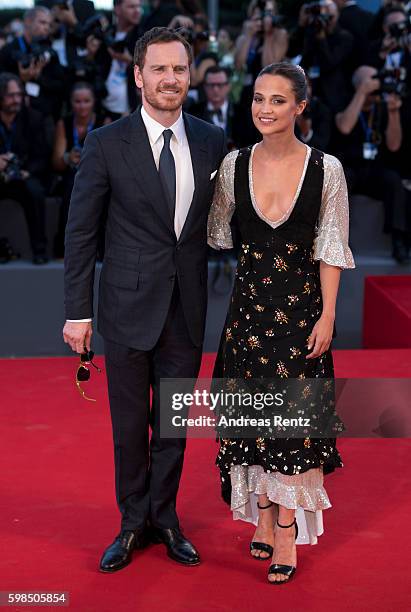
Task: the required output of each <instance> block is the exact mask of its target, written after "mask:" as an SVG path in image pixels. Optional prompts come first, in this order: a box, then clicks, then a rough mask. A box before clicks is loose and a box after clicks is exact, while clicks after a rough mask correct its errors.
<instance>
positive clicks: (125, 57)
mask: <svg viewBox="0 0 411 612" xmlns="http://www.w3.org/2000/svg"><path fill="white" fill-rule="evenodd" d="M108 52H109V53H110V55H111V57H112V58H113V59H115V60H117V61H118V62H125V63H126V64H131V62H132V61H133V58H132V57H131V55H130V53H129V51H128V49H124V51H123V52H122V53H119V52H118V51H113V49H110V47H108Z"/></svg>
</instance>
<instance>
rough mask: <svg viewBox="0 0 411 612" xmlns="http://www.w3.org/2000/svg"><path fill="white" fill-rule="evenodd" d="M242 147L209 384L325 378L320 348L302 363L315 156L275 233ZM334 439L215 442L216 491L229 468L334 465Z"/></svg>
mask: <svg viewBox="0 0 411 612" xmlns="http://www.w3.org/2000/svg"><path fill="white" fill-rule="evenodd" d="M250 151H251V149H250V148H246V149H242V150H240V152H239V153H238V156H237V159H236V166H235V178H234V192H235V202H236V214H237V221H238V226H239V230H240V235H241V241H242V244H241V250H240V253H239V257H238V266H237V272H236V278H235V284H234V289H233V294H232V298H231V303H230V307H229V311H228V315H227V319H226V323H225V326H224V329H223V333H222V337H221V341H220V346H219V350H218V354H217V359H216V363H215V367H214V372H213V377H214V378H225V379H227V378H237V379H246V380H247V379H257V378H266V379H273V378H282V379H289V378H298V379H305V378H319V377H320V378H328V379H330V378H333V377H334V369H333V359H332V354H331V350H328V351H327V352H326V353H324V354H323V355H322V356H321V357H319V358H317V359H306V355H307V354H308V352H309V350H308V337H309V335H310V333H311V331H312V328H313V326H314V324H315V323H316V321H317V320H318V319H319V317H320V315H321V312H322V295H321V286H320V275H319V262H318V261H315V260H314V258H313V242H314V238H315V227H316V223H317V218H318V214H319V210H320V206H321V194H322V187H323V177H324V169H323V154H322V153H321V152H320V151H317V150H315V149H313V150H312V154H311V156H310V160H309V162H308V166H307V171H306V174H305V177H304V181H303V184H302V187H301V190H300V194H299V197H298V199H297V201H296V203H295V205H294V208H293V210H292V212H291V214H290V216H289V218H288V219H287V220H286V221H285V222H284V223H282V224H281V225H279V226H278V227H276V228H272V227H271V226H270V225H269V224H268V223H266V222H265V221H264V220H263V219H261V218H260V217H259V216H258V215H257V213H256V211H255V209H254V207H253V204H252V201H251V195H250V186H249V176H248V165H249V158H250ZM335 442H336V439H335V438H311V439H310V438H267V437H265V438H262V437H260V438H257V439H234V438H221V439H220V449H219V453H218V456H217V461H216V462H217V465H218V467H219V469H220V473H221V482H222V492H223V497H224V499H225V500H226V501H227V502H228V503H229V502H230V499H231V486H230V475H229V473H230V468H231V466H232V465H261V466H262V467H263V468H264V470H265V471H267V472H273V471H279V472H281V473H283V474H287V475H294V474H300V473H303V472H305V471H307V470H309V469H311V468H318V467H322V469H323V471H324V473H328V472H332V471H333V470H334V469H335V468H336V467H341V466H342V461H341V458H340V455H339V453H338V451H337V449H336V444H335Z"/></svg>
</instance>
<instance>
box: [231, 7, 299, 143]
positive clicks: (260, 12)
mask: <svg viewBox="0 0 411 612" xmlns="http://www.w3.org/2000/svg"><path fill="white" fill-rule="evenodd" d="M247 17H248V18H247V20H246V21H245V22H244V28H243V32H242V34H240V36H239V37H238V39H237V42H236V48H235V54H234V62H235V69H236V70H237V72H241V71H244V78H243V89H242V92H241V98H240V103H239V104H240V108H241V109H242V110H243V114H244V125H243V127H242V142H241V143H240V144H241V146H243V145H248V144H250V143H251V142H255V141H256V138H257V137H258V132H257V131H256V129H255V127H254V125H253V123H252V121H251V120H249V108H250V104H251V101H252V98H253V83H254V81H255V79H256V78H257V75H258V74H259V72H260V70H261V69H262V67H263V66H267V65H268V64H271V63H272V62H280V61H282V60H283V59H284V58H285V56H286V54H287V50H288V33H287V30H286V29H285V28H283V27H280V24H279V23H276V19H278V16H277V4H276V2H273V1H272V0H251V2H250V4H249V6H248V10H247Z"/></svg>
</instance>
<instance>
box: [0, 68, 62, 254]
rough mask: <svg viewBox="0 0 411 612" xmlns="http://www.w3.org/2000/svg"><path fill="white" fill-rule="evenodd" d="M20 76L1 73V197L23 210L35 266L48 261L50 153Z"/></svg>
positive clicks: (39, 120)
mask: <svg viewBox="0 0 411 612" xmlns="http://www.w3.org/2000/svg"><path fill="white" fill-rule="evenodd" d="M23 99H24V90H23V84H22V82H21V81H20V79H19V77H18V76H16V75H14V74H11V73H7V72H5V73H1V74H0V197H1V198H2V199H6V198H10V199H12V200H16V201H17V202H19V203H20V204H21V206H22V207H23V208H24V213H25V216H26V220H27V227H28V230H29V235H30V241H31V248H32V252H33V263H35V264H44V263H46V262H47V255H46V235H45V197H46V195H45V188H44V179H45V175H46V173H47V171H48V167H49V163H48V162H49V155H50V151H49V150H47V146H46V144H45V141H44V133H45V130H44V121H43V116H42V115H41V114H40V113H38V112H37V111H35V110H33V109H31V108H26V107H25V106H24V104H23Z"/></svg>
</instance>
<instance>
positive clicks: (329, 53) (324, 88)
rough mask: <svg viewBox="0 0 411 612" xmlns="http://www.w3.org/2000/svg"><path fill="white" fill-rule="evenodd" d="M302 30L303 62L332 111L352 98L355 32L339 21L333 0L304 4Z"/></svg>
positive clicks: (316, 93)
mask: <svg viewBox="0 0 411 612" xmlns="http://www.w3.org/2000/svg"><path fill="white" fill-rule="evenodd" d="M299 31H300V33H301V32H303V48H302V58H301V65H302V66H303V68H304V69H305V70H306V72H307V74H308V76H309V78H310V80H311V83H312V88H313V94H314V95H315V96H318V97H319V98H320V99H321V100H322V101H323V102H324V103H325V104H326V105H327V106H328V107H329V108H330V109H331V111H332V112H334V113H335V112H338V111H340V110H341V109H342V108H344V106H345V105H346V104H347V103H348V101H349V98H350V85H349V63H350V57H351V53H352V50H353V46H354V39H353V37H352V35H351V34H350V33H349V32H347V31H346V30H343V29H341V28H340V27H339V25H338V9H337V6H336V4H335V3H334V2H332V0H321V1H319V2H310V3H309V4H304V5H303V6H302V8H301V11H300V18H299Z"/></svg>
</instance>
